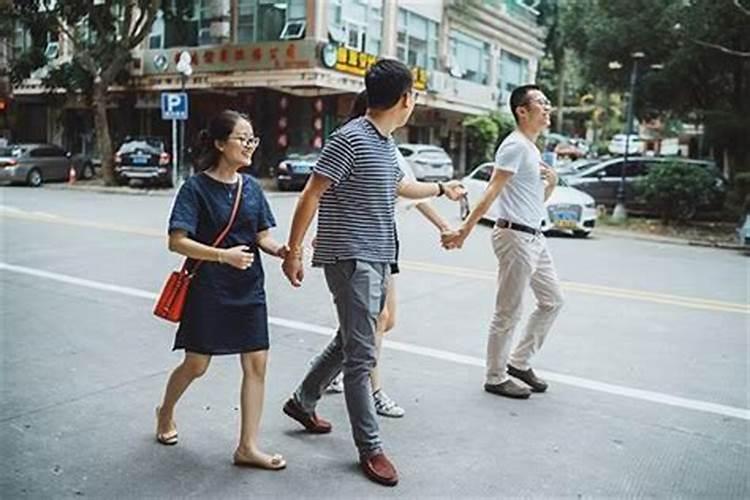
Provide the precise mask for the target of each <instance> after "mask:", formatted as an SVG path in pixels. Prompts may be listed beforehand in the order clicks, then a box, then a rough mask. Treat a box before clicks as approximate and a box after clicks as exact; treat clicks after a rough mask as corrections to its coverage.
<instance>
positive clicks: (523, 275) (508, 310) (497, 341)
mask: <svg viewBox="0 0 750 500" xmlns="http://www.w3.org/2000/svg"><path fill="white" fill-rule="evenodd" d="M492 247H493V249H494V250H495V255H496V256H497V264H498V271H497V298H496V300H495V313H494V315H493V316H492V322H491V323H490V332H489V338H488V339H487V378H486V382H487V383H488V384H499V383H502V382H505V381H506V380H508V375H507V373H506V369H507V365H508V363H510V364H511V365H513V366H514V367H516V368H518V369H519V370H527V369H529V360H530V359H531V357H532V356H533V355H534V353H535V352H536V351H538V350H539V349H540V348H541V347H542V344H543V343H544V339H545V337H546V336H547V334H548V333H549V330H550V328H551V327H552V323H553V322H554V320H555V318H556V317H557V315H558V313H559V312H560V308H561V307H562V305H563V295H562V292H561V290H560V282H559V280H558V278H557V273H556V272H555V266H554V264H553V262H552V257H551V256H550V253H549V250H548V249H547V240H546V238H545V237H544V235H542V234H539V235H537V236H535V235H532V234H527V233H523V232H520V231H515V230H512V229H501V228H498V227H495V229H494V230H493V232H492ZM527 286H531V290H532V291H533V292H534V296H535V298H536V309H535V310H534V312H533V313H532V314H531V317H530V318H529V322H528V324H527V325H526V330H525V332H524V334H523V336H522V337H521V339H520V340H519V341H518V344H517V345H516V348H515V349H514V350H513V353H512V354H511V353H510V351H511V344H512V342H513V332H514V330H515V328H516V325H517V324H518V323H519V320H520V319H521V311H522V309H523V296H524V293H525V292H526V287H527Z"/></svg>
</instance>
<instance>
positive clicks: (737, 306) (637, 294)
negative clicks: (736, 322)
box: [399, 260, 750, 314]
mask: <svg viewBox="0 0 750 500" xmlns="http://www.w3.org/2000/svg"><path fill="white" fill-rule="evenodd" d="M399 265H400V266H401V267H403V268H404V269H409V270H412V271H422V272H431V273H435V274H444V275H448V276H456V277H460V278H476V279H481V280H484V281H495V279H496V276H495V273H494V272H492V271H485V270H480V269H469V268H461V267H453V266H443V265H439V264H431V263H427V262H416V261H408V260H401V261H399ZM561 285H562V287H563V288H564V289H566V290H569V291H573V292H581V293H587V294H591V295H602V296H606V297H617V298H624V299H631V300H642V301H646V302H654V303H659V304H669V305H677V306H682V307H689V308H694V309H704V310H709V311H721V312H733V313H739V314H750V305H748V304H741V303H736V302H725V301H719V300H710V299H701V298H695V297H684V296H680V295H670V294H665V293H656V292H645V291H641V290H630V289H627V288H615V287H609V286H603V285H591V284H588V283H577V282H573V281H562V282H561Z"/></svg>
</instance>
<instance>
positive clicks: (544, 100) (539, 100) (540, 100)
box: [524, 97, 552, 108]
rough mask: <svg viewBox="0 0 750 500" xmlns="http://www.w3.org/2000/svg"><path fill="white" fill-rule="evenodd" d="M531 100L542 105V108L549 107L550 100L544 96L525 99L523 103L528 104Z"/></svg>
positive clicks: (550, 105)
mask: <svg viewBox="0 0 750 500" xmlns="http://www.w3.org/2000/svg"><path fill="white" fill-rule="evenodd" d="M532 102H535V103H537V104H538V105H540V106H542V107H543V108H551V107H552V102H550V100H549V99H547V98H546V97H537V98H536V99H527V100H526V102H525V103H524V104H530V103H532Z"/></svg>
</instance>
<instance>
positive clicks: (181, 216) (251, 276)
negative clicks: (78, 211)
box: [156, 110, 287, 470]
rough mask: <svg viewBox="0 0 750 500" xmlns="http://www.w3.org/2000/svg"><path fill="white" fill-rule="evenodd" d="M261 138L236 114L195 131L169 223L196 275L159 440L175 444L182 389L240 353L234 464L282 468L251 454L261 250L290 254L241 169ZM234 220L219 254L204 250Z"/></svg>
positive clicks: (255, 426) (261, 348) (264, 355)
mask: <svg viewBox="0 0 750 500" xmlns="http://www.w3.org/2000/svg"><path fill="white" fill-rule="evenodd" d="M258 143H259V138H258V137H257V136H255V135H254V132H253V126H252V124H251V122H250V119H249V118H248V117H247V116H245V115H242V114H240V113H237V112H235V111H229V110H227V111H223V112H221V113H219V114H218V115H217V116H216V117H215V118H214V119H213V120H211V122H210V123H209V125H208V129H207V130H204V131H203V132H201V146H200V152H199V155H198V156H199V168H200V169H201V170H202V172H200V173H198V174H196V175H193V176H191V177H190V178H189V179H188V180H187V181H186V182H185V184H183V185H182V187H181V188H180V191H179V193H178V194H177V197H176V199H175V201H174V205H173V207H172V213H171V216H170V218H169V249H170V250H171V251H173V252H177V253H179V254H181V255H184V256H185V257H187V258H189V259H191V260H192V261H194V262H200V263H201V265H200V268H199V269H198V270H197V271H196V274H195V277H194V278H193V280H192V283H191V284H190V288H189V291H188V295H187V298H186V302H185V309H184V311H183V316H182V320H181V323H180V326H179V328H178V330H177V335H176V338H175V342H174V349H175V350H177V349H182V350H184V351H185V357H184V360H183V361H182V363H180V365H179V366H178V367H177V368H175V370H174V371H173V372H172V374H171V375H170V377H169V381H168V383H167V387H166V391H165V394H164V399H163V401H162V403H161V405H160V407H157V429H156V439H157V440H158V441H159V442H160V443H162V444H166V445H173V444H176V443H177V429H176V426H175V423H174V420H173V414H174V407H175V405H176V404H177V401H178V400H179V399H180V397H181V396H182V394H183V393H184V392H185V390H186V389H187V388H188V386H190V384H191V383H192V382H193V381H194V380H195V379H196V378H198V377H200V376H201V375H203V374H204V373H205V372H206V369H207V368H208V365H209V362H210V361H211V357H212V356H214V355H225V354H239V356H240V364H241V366H242V385H241V389H240V416H241V425H240V439H239V444H238V446H237V449H236V450H235V452H234V463H235V464H236V465H241V466H251V467H258V468H262V469H272V470H279V469H283V468H284V467H285V466H286V461H285V460H284V458H283V457H282V456H281V455H279V454H268V453H265V452H263V451H261V449H260V448H259V447H258V431H259V426H260V418H261V414H262V411H263V396H264V388H265V376H266V363H267V359H268V348H269V341H268V315H267V311H266V295H265V290H264V274H263V266H262V265H261V259H260V250H262V251H263V252H265V253H267V254H269V255H273V256H275V257H280V258H282V259H283V258H284V257H285V256H286V254H287V249H286V247H285V246H284V245H282V244H279V243H277V242H276V241H274V239H273V238H272V237H271V235H270V232H269V230H270V229H271V228H272V227H274V226H275V225H276V223H275V221H274V217H273V214H272V213H271V208H270V206H269V205H268V201H267V200H266V198H265V196H264V195H263V191H262V189H261V187H260V185H259V184H258V182H257V181H255V180H254V179H253V178H252V177H251V176H249V175H246V174H242V173H240V172H239V169H241V168H243V167H246V166H248V165H250V162H251V159H252V156H253V153H254V152H255V149H256V148H257V146H258ZM240 193H241V198H240V204H239V208H238V211H237V215H236V218H235V219H234V222H233V223H232V224H231V227H230V228H229V231H228V233H227V235H226V237H225V238H224V239H223V241H222V242H221V243H219V245H218V246H217V247H214V246H210V245H211V244H212V243H213V241H214V240H215V238H216V237H217V235H219V234H220V233H221V232H222V231H223V230H224V228H225V227H226V226H227V223H228V221H229V220H230V217H231V216H230V214H231V212H232V209H233V206H234V203H235V198H236V197H237V196H239V195H240Z"/></svg>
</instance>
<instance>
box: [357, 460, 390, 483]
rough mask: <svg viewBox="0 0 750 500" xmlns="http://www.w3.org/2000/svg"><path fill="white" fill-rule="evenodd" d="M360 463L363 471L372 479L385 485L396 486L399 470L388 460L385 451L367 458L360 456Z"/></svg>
mask: <svg viewBox="0 0 750 500" xmlns="http://www.w3.org/2000/svg"><path fill="white" fill-rule="evenodd" d="M359 465H360V466H361V467H362V472H364V473H365V476H367V478H368V479H369V480H370V481H374V482H376V483H378V484H382V485H383V486H396V484H398V472H397V471H396V467H395V466H394V465H393V463H391V461H390V460H388V457H386V456H385V453H383V452H380V453H376V454H375V455H372V456H370V457H367V458H360V459H359Z"/></svg>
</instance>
